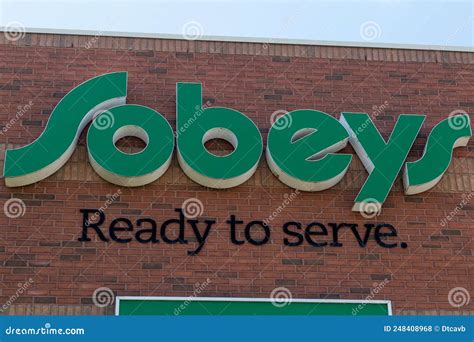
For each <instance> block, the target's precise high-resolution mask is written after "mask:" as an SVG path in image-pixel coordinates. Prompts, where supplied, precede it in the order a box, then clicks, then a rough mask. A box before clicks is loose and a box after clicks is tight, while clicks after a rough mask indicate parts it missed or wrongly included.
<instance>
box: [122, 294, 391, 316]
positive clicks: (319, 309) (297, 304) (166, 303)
mask: <svg viewBox="0 0 474 342" xmlns="http://www.w3.org/2000/svg"><path fill="white" fill-rule="evenodd" d="M115 305H116V307H115V314H116V315H122V316H123V315H125V316H127V315H128V316H136V315H161V316H163V315H164V316H179V315H186V316H192V315H195V316H230V315H237V316H238V315H241V316H242V315H259V316H264V315H272V316H295V315H301V316H317V315H353V316H359V315H378V316H380V315H381V316H387V315H391V314H392V309H391V302H390V301H387V300H342V299H320V300H318V299H314V300H313V299H291V300H286V301H285V300H278V299H276V300H272V299H270V298H268V299H267V298H214V297H208V298H203V297H117V298H116V304H115Z"/></svg>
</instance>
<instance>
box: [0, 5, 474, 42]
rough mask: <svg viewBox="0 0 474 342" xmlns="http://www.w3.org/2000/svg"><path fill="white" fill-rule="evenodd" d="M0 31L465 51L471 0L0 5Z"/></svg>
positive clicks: (471, 24) (473, 33)
mask: <svg viewBox="0 0 474 342" xmlns="http://www.w3.org/2000/svg"><path fill="white" fill-rule="evenodd" d="M0 26H4V27H10V28H11V27H13V28H14V29H15V28H19V29H26V30H28V28H47V29H72V30H89V31H94V32H97V34H102V33H106V32H113V31H115V32H117V31H119V32H129V33H151V34H175V35H182V36H183V37H184V38H186V39H199V38H202V37H205V36H225V37H245V38H255V37H259V38H265V39H269V40H271V39H291V40H315V41H336V42H354V43H373V44H377V43H389V44H403V45H405V44H416V45H427V46H433V45H437V46H441V47H456V46H462V47H467V48H472V47H473V46H474V1H473V0H471V1H441V0H432V1H423V0H418V1H401V0H379V1H337V0H334V1H317V0H313V1H300V0H286V1H281V0H272V1H263V0H253V1H248V0H232V1H231V0H220V1H199V0H188V1H181V0H174V1H162V0H157V1H143V0H134V1H132V0H128V1H118V0H115V1H110V0H101V1H98V0H97V1H87V0H86V1H76V0H70V1H65V0H62V1H60V0H54V1H51V0H49V1H44V0H31V1H25V0H0Z"/></svg>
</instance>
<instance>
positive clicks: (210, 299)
mask: <svg viewBox="0 0 474 342" xmlns="http://www.w3.org/2000/svg"><path fill="white" fill-rule="evenodd" d="M120 300H156V301H166V300H186V301H199V302H253V303H268V302H271V301H272V299H271V298H241V297H195V296H190V297H154V296H143V297H141V296H117V297H115V315H116V316H118V315H119V309H120ZM291 302H292V303H315V304H318V303H340V304H344V303H352V304H387V308H388V315H389V316H392V301H391V300H363V299H361V300H359V299H292V300H291Z"/></svg>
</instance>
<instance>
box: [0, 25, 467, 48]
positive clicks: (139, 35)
mask: <svg viewBox="0 0 474 342" xmlns="http://www.w3.org/2000/svg"><path fill="white" fill-rule="evenodd" d="M5 28H6V27H5V26H0V29H1V30H2V31H5ZM25 32H26V33H46V34H65V35H81V36H105V37H128V38H158V39H160V38H161V39H177V40H186V39H185V38H184V37H183V35H180V34H169V33H146V32H120V31H108V32H103V31H100V30H98V31H94V30H74V29H48V28H34V27H28V28H25ZM196 40H198V41H219V42H240V43H261V44H288V45H315V46H336V47H337V46H339V47H359V48H379V49H406V50H432V51H457V52H474V47H469V46H443V45H417V44H393V43H369V42H367V43H362V42H344V41H329V40H309V39H284V38H263V37H231V36H206V35H204V36H202V37H200V38H199V39H196Z"/></svg>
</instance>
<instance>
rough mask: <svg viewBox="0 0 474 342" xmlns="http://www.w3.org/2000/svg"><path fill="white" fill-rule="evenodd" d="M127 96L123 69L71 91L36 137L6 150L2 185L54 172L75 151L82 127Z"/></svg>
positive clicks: (23, 182)
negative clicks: (3, 182) (16, 147)
mask: <svg viewBox="0 0 474 342" xmlns="http://www.w3.org/2000/svg"><path fill="white" fill-rule="evenodd" d="M126 96H127V73H126V72H114V73H110V74H105V75H101V76H97V77H94V78H91V79H90V80H87V81H86V82H84V83H82V84H80V85H79V86H77V87H76V88H74V89H73V90H71V91H70V92H69V93H68V94H67V95H66V96H64V98H63V99H62V100H61V101H60V102H59V103H58V105H57V106H56V107H55V108H54V110H53V113H52V114H51V117H50V118H49V120H48V123H47V125H46V128H45V130H44V131H43V133H42V134H41V135H40V136H39V137H38V139H36V140H35V141H34V142H32V143H31V144H29V145H26V146H23V147H20V148H18V149H11V150H7V151H6V155H5V164H4V177H5V184H6V185H7V186H9V187H15V186H23V185H28V184H32V183H35V182H38V181H40V180H42V179H44V178H46V177H48V176H50V175H52V174H53V173H55V172H56V171H57V170H58V169H60V168H61V167H62V166H63V165H64V164H65V163H66V162H67V160H68V159H69V157H70V156H71V155H72V153H73V152H74V149H75V147H76V144H77V140H78V138H79V135H80V133H81V131H82V129H83V128H84V127H85V126H86V125H87V124H88V123H89V122H90V121H91V120H92V119H93V118H94V117H95V116H96V115H97V114H99V113H101V112H103V111H105V110H108V109H109V108H111V107H114V106H117V105H121V104H124V103H125V100H126Z"/></svg>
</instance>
